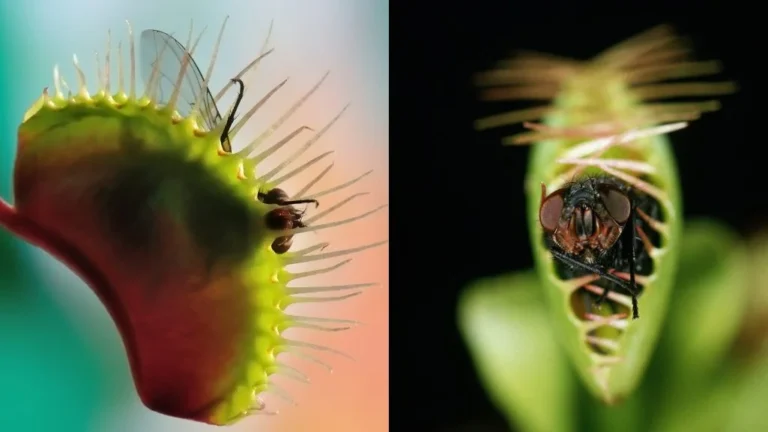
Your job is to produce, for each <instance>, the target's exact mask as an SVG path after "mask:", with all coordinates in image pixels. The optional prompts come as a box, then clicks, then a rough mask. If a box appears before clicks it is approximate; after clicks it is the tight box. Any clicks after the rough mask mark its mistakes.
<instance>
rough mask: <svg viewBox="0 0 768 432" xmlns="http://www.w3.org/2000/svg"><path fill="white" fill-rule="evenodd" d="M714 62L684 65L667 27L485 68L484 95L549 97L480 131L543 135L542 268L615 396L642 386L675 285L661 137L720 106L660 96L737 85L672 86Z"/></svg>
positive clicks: (672, 170) (536, 175) (556, 308)
mask: <svg viewBox="0 0 768 432" xmlns="http://www.w3.org/2000/svg"><path fill="white" fill-rule="evenodd" d="M718 71H719V65H718V64H717V63H716V62H692V61H690V60H688V48H687V46H686V45H685V44H684V43H683V41H682V39H680V38H678V37H676V36H675V35H674V33H673V32H672V30H671V29H670V28H669V27H667V26H660V27H657V28H654V29H652V30H650V31H647V32H645V33H643V34H640V35H638V36H636V37H634V38H632V39H630V40H628V41H625V42H623V43H621V44H619V45H616V46H615V47H612V48H610V49H608V50H606V51H605V52H603V53H602V54H600V55H598V56H596V57H595V58H594V59H592V60H591V61H589V62H581V61H576V60H571V59H565V58H559V57H555V56H550V55H544V54H536V53H534V54H524V55H521V56H518V57H517V58H514V59H512V60H509V61H504V62H502V63H501V64H500V65H499V66H498V67H497V68H496V69H495V70H492V71H490V72H486V73H484V74H481V75H480V76H479V77H478V84H479V85H480V86H482V87H484V91H483V96H484V98H485V99H489V100H518V99H533V100H547V99H551V100H552V102H550V103H548V104H545V105H543V106H538V107H534V108H528V109H523V110H517V111H513V112H509V113H504V114H499V115H494V116H491V117H488V118H484V119H481V120H478V121H477V123H476V126H477V128H478V129H481V130H482V129H487V128H493V127H500V126H505V125H513V124H516V123H521V122H522V123H524V124H525V126H526V127H527V128H528V129H529V131H527V132H524V133H519V134H517V135H514V136H511V137H508V138H505V143H506V144H512V145H521V144H526V145H527V144H532V143H535V145H533V148H532V151H531V156H530V163H529V169H528V172H527V176H526V185H525V187H526V192H527V196H528V213H529V217H530V220H531V221H535V222H534V223H533V224H532V225H531V226H530V229H529V232H530V235H531V242H532V245H533V250H534V257H535V262H536V268H537V271H538V274H539V275H540V277H541V283H542V286H543V287H544V290H545V292H546V293H547V298H548V300H549V304H550V311H551V316H552V320H553V323H554V324H555V327H556V329H557V331H556V333H557V335H558V337H559V338H560V340H561V341H562V343H563V345H564V347H565V348H566V351H567V352H568V354H569V356H570V358H571V360H572V361H573V363H574V364H575V366H576V370H577V371H578V372H579V374H580V375H581V377H582V379H583V380H584V382H585V383H586V385H587V387H588V388H589V389H590V390H591V391H592V393H593V394H595V395H596V396H598V397H599V398H600V399H602V400H603V401H605V402H606V403H609V404H613V403H617V402H620V401H621V400H623V399H624V398H626V397H627V396H628V395H629V394H631V392H632V391H633V390H634V388H635V387H637V385H638V384H639V382H640V380H641V377H642V375H643V373H644V371H645V368H646V365H647V363H648V360H649V358H650V355H651V353H652V352H653V349H654V346H655V343H656V341H657V339H658V337H659V331H660V329H661V325H662V323H663V322H664V318H665V315H666V312H667V303H668V300H669V297H670V295H671V292H672V289H673V287H674V278H675V272H676V267H677V261H678V255H679V244H680V232H681V229H682V221H681V217H682V208H681V199H680V191H679V184H678V179H677V170H676V166H675V163H674V158H673V155H672V152H671V149H670V146H669V142H668V140H667V138H666V136H665V135H666V134H667V133H670V132H673V131H675V130H679V129H681V128H684V127H685V126H686V125H687V122H688V121H691V120H695V119H697V118H698V117H699V116H700V115H701V114H702V113H704V112H707V111H713V110H716V109H718V108H719V103H718V102H717V101H716V100H705V101H696V102H667V103H659V102H657V101H659V100H663V99H670V98H681V97H690V96H707V97H711V96H717V95H722V94H727V93H731V92H733V91H735V85H734V84H733V83H731V82H703V81H702V82H672V83H664V82H663V81H665V80H670V79H680V78H691V77H701V76H706V75H711V74H714V73H716V72H718ZM539 118H543V120H544V122H543V124H537V123H530V122H532V121H534V120H536V119H539ZM640 317H641V318H640ZM632 318H639V319H632Z"/></svg>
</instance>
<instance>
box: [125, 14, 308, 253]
mask: <svg viewBox="0 0 768 432" xmlns="http://www.w3.org/2000/svg"><path fill="white" fill-rule="evenodd" d="M139 50H140V52H141V58H142V68H141V72H142V76H143V79H144V83H145V85H146V86H147V87H148V88H153V89H155V90H154V92H153V96H154V97H155V98H156V99H157V101H158V103H159V104H165V103H168V101H169V100H170V98H171V96H172V94H173V91H174V89H176V88H179V89H180V95H179V100H178V102H177V105H176V111H177V112H178V113H179V114H180V115H181V116H183V117H186V116H188V115H190V114H191V113H192V110H193V108H194V105H195V103H196V101H198V100H200V101H201V107H200V109H199V110H198V112H199V114H200V116H201V117H202V119H203V122H204V124H205V126H206V127H207V128H208V130H211V129H213V128H215V127H216V125H218V124H219V123H220V122H221V119H222V117H221V114H220V112H219V109H218V107H217V106H216V99H215V98H214V97H213V94H212V93H211V90H210V88H208V86H207V85H206V83H205V78H204V77H203V73H202V72H201V71H200V67H198V65H197V63H195V60H194V59H193V58H192V56H191V55H190V51H188V50H187V49H186V48H185V47H184V45H183V44H182V43H181V42H179V41H178V40H176V39H175V38H174V37H173V36H171V35H170V34H168V33H166V32H164V31H160V30H154V29H149V30H144V31H143V32H141V37H140V45H139ZM185 63H186V64H185ZM182 72H183V73H182ZM231 82H232V83H235V84H237V85H238V87H239V90H238V93H237V97H236V99H235V102H234V104H233V105H232V109H231V110H230V113H229V115H228V116H227V121H226V123H225V126H224V130H223V131H222V133H221V137H220V141H221V147H222V150H223V151H224V152H226V153H232V142H231V140H230V137H229V131H230V130H231V128H232V124H233V123H234V121H235V116H236V115H237V109H238V107H239V106H240V102H241V101H242V99H243V96H244V93H245V84H244V83H243V81H242V80H241V79H240V78H239V77H236V78H232V80H231ZM225 90H226V89H225ZM222 93H223V91H222ZM257 199H258V200H259V201H261V202H263V203H264V204H272V205H278V206H280V207H281V208H277V209H274V210H272V211H271V212H270V213H268V215H267V221H268V222H267V223H268V225H269V227H270V228H271V229H275V230H290V229H294V228H306V225H305V224H304V222H303V221H302V218H303V216H304V211H301V212H299V211H298V210H296V208H295V207H293V205H294V204H310V203H312V204H315V207H317V206H319V205H320V203H319V202H318V201H317V200H316V199H298V200H291V199H289V196H288V194H287V193H286V192H285V191H284V190H282V189H279V188H273V189H271V190H269V191H266V192H262V191H259V193H258V194H257ZM292 244H293V236H292V235H289V236H282V237H278V238H276V239H275V240H274V242H273V243H272V250H273V251H275V253H278V254H283V253H286V252H288V250H289V249H290V248H291V245H292Z"/></svg>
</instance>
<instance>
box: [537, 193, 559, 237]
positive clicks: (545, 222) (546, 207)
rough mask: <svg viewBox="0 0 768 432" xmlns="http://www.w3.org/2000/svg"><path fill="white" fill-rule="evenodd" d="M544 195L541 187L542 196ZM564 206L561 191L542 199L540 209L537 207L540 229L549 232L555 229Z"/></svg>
mask: <svg viewBox="0 0 768 432" xmlns="http://www.w3.org/2000/svg"><path fill="white" fill-rule="evenodd" d="M545 193H546V189H545V188H544V185H542V196H543V195H544V194H545ZM564 205H565V201H564V200H563V190H562V189H560V190H557V191H555V192H552V194H550V195H549V196H546V197H545V198H543V199H542V201H541V207H539V223H541V227H542V228H544V230H545V231H550V232H551V231H554V230H555V228H557V224H558V223H559V222H560V215H561V214H562V212H563V206H564Z"/></svg>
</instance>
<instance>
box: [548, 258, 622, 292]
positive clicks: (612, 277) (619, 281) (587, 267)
mask: <svg viewBox="0 0 768 432" xmlns="http://www.w3.org/2000/svg"><path fill="white" fill-rule="evenodd" d="M551 253H552V256H554V257H555V258H557V259H559V260H560V261H562V262H563V263H565V264H566V265H569V266H571V267H578V268H580V269H582V270H586V271H588V272H590V273H595V274H597V275H598V276H600V277H601V278H602V279H605V280H607V281H610V282H613V283H615V284H616V285H618V286H620V287H621V288H623V289H625V290H627V291H630V292H631V290H630V289H629V288H628V287H627V282H626V281H624V280H623V279H621V278H620V277H618V276H616V275H613V274H611V273H608V272H607V271H605V269H603V268H601V267H598V266H594V265H590V264H585V263H583V262H581V261H579V260H576V259H573V258H571V257H569V256H568V255H566V254H564V253H562V252H560V251H557V250H552V251H551ZM607 290H608V288H606V291H607ZM604 295H607V293H605V294H603V295H601V297H603V296H604Z"/></svg>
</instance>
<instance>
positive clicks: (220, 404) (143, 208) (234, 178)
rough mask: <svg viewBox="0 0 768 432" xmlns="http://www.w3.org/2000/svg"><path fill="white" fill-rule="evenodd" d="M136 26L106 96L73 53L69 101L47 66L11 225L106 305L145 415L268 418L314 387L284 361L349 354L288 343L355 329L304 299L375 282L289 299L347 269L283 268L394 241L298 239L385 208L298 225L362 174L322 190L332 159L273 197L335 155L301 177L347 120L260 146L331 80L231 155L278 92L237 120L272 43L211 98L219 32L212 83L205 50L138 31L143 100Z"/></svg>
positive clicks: (337, 295)
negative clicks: (271, 402) (297, 386)
mask: <svg viewBox="0 0 768 432" xmlns="http://www.w3.org/2000/svg"><path fill="white" fill-rule="evenodd" d="M225 24H226V21H225ZM128 29H129V30H128V33H129V39H130V40H129V44H128V46H127V51H128V53H127V57H128V61H127V62H125V59H124V55H125V54H126V53H124V52H123V48H124V47H123V45H122V44H118V46H117V53H116V54H117V56H116V57H117V58H116V61H117V64H118V67H117V70H116V71H115V70H111V69H110V67H111V65H112V60H115V59H111V58H110V56H114V55H115V52H114V51H112V49H113V48H112V46H111V40H108V43H107V50H106V53H105V64H104V67H103V68H102V67H101V66H99V67H98V70H97V74H96V77H97V82H98V84H99V85H98V88H97V90H96V92H95V93H90V92H89V90H88V84H87V80H86V74H85V73H84V72H83V70H82V69H81V67H80V65H79V62H78V60H77V57H75V58H74V64H75V68H76V74H77V76H76V77H77V86H76V87H75V88H71V89H70V87H69V86H68V85H67V84H66V82H65V81H64V80H63V78H62V77H61V76H60V75H59V72H58V68H55V69H54V88H53V89H52V91H51V90H50V89H47V88H46V89H45V90H43V94H42V96H41V97H40V98H39V99H38V100H37V101H36V102H35V103H34V104H33V105H32V107H31V108H30V109H29V110H28V111H27V113H26V114H25V115H24V119H23V122H22V124H21V126H19V132H18V152H17V156H16V163H15V172H14V205H13V206H10V205H9V204H7V203H5V202H4V201H2V202H1V204H2V206H0V222H2V225H3V226H4V227H5V228H6V229H8V230H10V231H11V232H13V233H14V234H16V235H18V236H19V237H21V238H24V239H25V240H27V241H29V242H30V243H33V244H35V245H37V246H39V247H41V248H42V249H44V250H46V251H48V252H49V253H50V254H51V255H53V256H54V257H56V258H58V259H59V260H61V261H62V262H64V263H65V264H67V265H68V266H69V267H70V268H71V269H72V270H73V271H75V272H76V273H77V274H78V275H79V276H81V277H82V278H83V279H84V280H85V281H86V282H87V283H88V284H89V286H90V287H91V288H92V289H93V290H94V291H95V292H96V294H97V295H98V296H99V297H100V299H101V300H102V302H103V304H104V305H105V307H106V308H107V309H108V311H109V313H110V315H111V316H112V318H113V320H114V321H115V323H116V325H117V327H118V329H119V331H120V333H121V336H122V338H123V342H124V344H125V347H126V351H127V354H128V357H129V363H130V366H131V371H132V374H133V378H134V382H135V385H136V389H137V391H138V394H139V396H140V398H141V400H142V401H143V402H144V404H145V405H146V406H147V407H149V408H150V409H152V410H155V411H157V412H160V413H163V414H167V415H170V416H175V417H181V418H185V419H190V420H195V421H199V422H205V423H210V424H215V425H224V424H230V423H233V422H236V421H238V420H239V419H241V418H243V417H245V416H247V415H249V414H257V413H274V412H275V410H274V409H272V408H268V407H266V406H265V404H264V402H263V401H262V399H261V398H260V395H261V394H263V393H264V392H272V393H274V394H277V395H279V396H280V395H282V396H284V397H285V398H286V399H289V400H290V397H289V396H287V395H285V394H284V392H283V391H281V390H280V387H279V386H278V385H277V384H275V383H274V381H273V377H274V376H276V375H281V376H284V377H286V378H293V379H296V380H299V381H302V382H306V381H308V379H307V377H306V375H305V374H304V373H303V372H301V371H299V370H298V369H296V368H294V367H293V366H291V365H289V364H287V363H286V360H285V358H284V356H285V355H289V356H290V355H293V356H295V357H297V358H299V359H300V360H308V361H310V362H313V363H315V364H318V365H321V366H324V367H326V368H327V369H329V370H330V366H329V365H328V364H326V363H325V362H324V361H323V360H320V359H318V358H316V357H314V356H313V355H312V354H311V351H326V352H334V353H336V354H341V355H344V354H343V353H340V352H338V351H335V350H333V349H332V348H329V347H326V346H321V345H317V344H313V343H311V342H307V341H303V340H294V339H289V338H286V337H285V336H283V333H284V331H285V330H286V329H288V328H305V329H312V330H319V331H339V330H344V329H347V328H349V327H351V326H354V325H355V324H356V322H354V321H348V320H341V319H333V318H320V317H310V316H300V315H296V314H291V313H290V311H288V310H287V309H288V308H289V307H290V306H291V305H292V304H297V303H306V302H328V301H337V300H343V299H346V298H349V297H352V296H355V295H357V294H360V293H361V290H362V289H364V288H366V287H369V286H372V285H374V284H371V283H358V284H349V285H335V286H312V285H311V284H307V283H306V282H305V283H304V285H303V286H294V282H295V281H303V280H304V279H305V278H308V277H311V276H314V275H318V274H322V273H328V272H332V271H334V270H336V269H338V268H339V267H341V266H343V265H345V264H347V263H349V261H350V259H346V260H343V261H340V262H332V263H331V264H327V265H325V266H321V267H319V268H316V269H313V270H307V271H303V272H301V273H296V272H292V271H290V270H288V269H286V266H289V265H291V264H299V263H312V262H315V261H325V260H330V259H337V258H342V257H347V256H350V255H354V254H356V253H358V252H361V251H363V250H366V249H370V248H373V247H376V246H379V245H381V244H383V243H384V242H376V243H372V244H365V245H361V246H358V247H355V248H351V249H347V250H338V251H324V249H325V248H326V247H327V246H328V243H320V244H316V245H313V246H310V247H307V248H305V249H303V250H291V243H292V238H293V236H295V235H299V234H302V233H306V232H315V231H320V230H325V229H329V228H335V227H339V226H344V225H346V224H348V223H351V222H354V221H357V220H359V219H362V218H364V217H367V216H368V215H371V214H373V213H375V212H376V211H378V210H380V209H382V208H383V206H382V207H378V208H376V209H374V210H372V211H369V212H366V213H363V214H361V215H358V216H355V217H351V218H348V219H345V220H338V221H334V222H326V223H317V222H321V220H322V219H324V218H326V217H327V216H328V215H329V214H331V213H332V212H334V211H335V210H337V209H338V208H339V207H341V206H343V205H345V204H346V203H348V202H349V201H350V200H352V199H353V198H355V197H357V196H359V195H361V194H352V195H351V196H349V197H347V198H345V199H343V200H341V201H340V202H338V203H336V204H334V205H332V206H326V207H327V209H324V211H322V212H320V213H318V214H316V215H313V216H312V217H305V214H304V213H305V211H307V210H299V209H298V208H297V207H295V206H296V205H300V204H305V205H308V206H309V208H310V209H311V208H312V207H313V206H312V203H317V201H318V199H320V198H322V199H323V202H325V199H326V197H327V196H328V195H330V194H334V193H336V192H339V191H341V190H343V189H346V188H348V187H351V186H353V185H356V184H357V182H358V181H359V180H361V179H362V178H363V177H365V175H367V173H365V174H363V175H361V176H359V177H357V178H354V179H351V180H350V181H347V182H345V183H343V184H340V185H336V186H334V187H331V188H329V189H326V190H322V191H314V190H313V187H314V186H315V184H316V183H317V182H318V181H320V180H321V179H322V177H323V176H325V175H326V174H327V173H328V172H329V170H330V169H331V166H332V164H330V165H328V166H326V168H325V169H324V170H322V171H321V172H320V173H319V174H318V175H316V176H314V178H312V180H311V181H309V182H308V183H307V184H306V186H304V187H302V188H301V189H300V190H299V191H295V192H293V193H291V192H289V191H285V190H283V189H280V188H279V187H280V186H281V185H282V184H284V183H285V181H287V180H288V179H290V178H292V177H294V176H296V175H298V174H304V173H305V172H306V170H307V169H308V168H310V167H312V166H314V165H315V164H317V163H318V162H320V161H322V160H324V159H325V158H326V157H328V156H330V154H331V152H327V153H323V154H321V155H320V156H318V157H315V158H314V159H311V160H310V161H309V162H306V163H303V164H301V165H299V166H296V167H293V165H296V164H297V160H298V159H299V158H300V156H302V155H303V154H304V153H305V152H306V151H307V150H309V149H310V148H311V147H312V146H313V144H315V143H316V142H317V141H318V140H319V139H320V138H321V137H322V136H323V135H324V134H325V133H326V132H327V131H328V130H329V128H330V127H331V126H332V125H334V124H335V123H336V122H337V121H338V120H339V118H340V117H341V114H342V113H343V112H344V110H345V109H346V108H344V109H342V110H340V111H338V112H337V113H336V114H334V115H333V116H332V118H331V119H330V120H329V121H328V122H327V123H326V124H325V125H323V126H322V127H320V128H316V129H313V128H310V127H308V126H302V127H299V128H297V129H295V130H293V131H292V132H290V133H288V134H287V135H285V136H284V137H282V138H281V139H280V140H279V141H277V142H276V143H274V144H272V145H271V146H269V147H267V148H262V147H264V142H265V141H266V140H267V139H269V138H270V137H271V136H272V135H273V134H274V133H275V132H276V131H277V129H278V128H279V127H280V126H281V125H282V124H283V123H284V122H285V121H286V120H288V119H289V118H290V117H291V116H292V115H293V114H294V113H295V112H296V111H297V110H298V109H299V108H300V107H301V106H302V105H303V104H304V103H305V102H306V101H307V100H308V99H309V98H310V96H311V95H313V94H314V93H315V92H316V91H317V90H318V89H319V88H320V86H321V84H322V82H323V81H324V80H325V79H326V77H327V74H326V75H325V76H323V77H322V79H321V80H320V81H319V82H318V83H317V84H316V85H315V86H314V87H313V88H311V89H310V90H309V91H308V92H306V93H305V94H304V96H302V97H301V98H300V99H299V100H298V101H296V103H294V104H293V105H292V106H291V107H290V108H289V109H288V110H287V111H286V112H284V113H280V114H279V116H277V119H276V120H274V121H273V122H272V124H270V125H269V126H268V127H267V128H266V130H265V131H263V132H262V133H261V134H260V135H258V136H257V137H256V138H255V139H252V140H250V142H249V141H243V144H244V145H243V146H242V148H241V149H239V150H236V149H234V148H233V146H232V144H233V143H234V142H236V141H238V138H240V136H239V135H240V134H239V132H240V130H241V128H242V127H243V126H244V125H245V124H246V122H248V121H249V119H250V118H251V117H252V116H253V115H254V114H255V113H256V112H257V111H258V112H259V113H262V112H263V111H264V108H263V107H264V106H265V104H266V103H267V102H268V100H269V99H270V98H271V97H272V96H274V95H275V94H276V93H278V90H279V89H280V88H281V87H282V86H283V85H285V83H286V81H283V82H281V83H279V84H278V85H277V86H275V87H274V88H272V89H271V90H270V91H269V92H268V93H267V94H266V95H265V96H263V97H262V98H261V100H259V101H258V102H257V103H256V104H255V105H253V106H252V107H251V108H250V109H248V110H247V112H246V113H245V114H243V115H242V116H241V117H240V119H239V120H238V121H235V114H236V110H237V108H238V105H239V103H240V102H241V99H242V97H243V95H244V93H246V92H247V91H248V90H247V87H246V86H245V84H244V83H243V81H242V80H241V78H242V77H243V76H244V75H245V74H246V73H247V72H250V73H252V72H253V69H255V68H256V67H257V66H258V64H259V63H260V62H261V61H263V60H264V59H265V58H266V57H267V56H268V55H269V54H270V53H271V52H272V50H268V41H269V37H268V38H267V41H265V43H264V47H263V49H262V51H261V54H260V55H259V56H258V57H257V58H256V59H255V60H253V61H252V62H251V63H250V64H248V65H247V66H246V67H245V68H244V69H243V70H242V71H240V72H239V73H238V74H237V75H235V76H234V77H233V79H232V80H231V82H230V83H229V84H227V85H226V86H225V87H224V88H223V89H222V90H221V92H219V93H218V94H217V96H216V97H214V96H213V95H212V93H211V92H210V91H208V84H209V82H210V78H211V74H212V71H213V66H214V63H215V60H216V52H218V47H219V44H220V42H221V39H222V34H223V31H224V25H222V27H221V32H220V33H219V35H218V38H217V41H216V46H215V48H214V55H213V57H212V60H211V64H210V66H209V68H208V69H207V71H206V74H205V75H203V74H202V72H201V71H200V69H199V68H198V67H197V65H196V64H195V62H194V60H193V57H192V55H193V53H194V50H195V47H196V46H197V43H198V42H199V40H200V37H198V38H197V39H196V40H195V41H194V43H193V40H192V29H191V28H190V33H189V37H188V41H187V44H186V46H187V47H190V48H189V50H188V51H187V49H186V48H184V45H182V44H181V43H179V42H177V41H176V40H175V39H174V38H173V37H172V36H170V35H168V34H165V33H163V32H159V31H153V30H150V31H147V32H144V33H143V34H142V38H141V41H142V46H141V51H142V53H145V52H150V53H151V54H152V56H151V57H150V58H146V57H145V56H144V55H142V61H143V63H142V64H141V66H142V67H143V69H142V70H143V72H144V73H143V75H144V79H145V89H144V92H143V93H139V91H138V89H137V79H136V76H137V58H136V57H137V56H136V48H135V46H134V41H133V35H132V31H131V29H130V25H129V27H128ZM201 36H202V35H201ZM110 39H111V38H110ZM158 41H159V44H157V45H155V44H154V43H156V42H158ZM153 57H154V58H153ZM97 61H98V60H97ZM144 62H146V63H144ZM124 63H125V64H126V65H127V67H124ZM115 85H116V87H117V89H116V91H115V90H114V89H113V88H112V87H113V86H115ZM233 85H237V89H236V90H238V95H237V100H236V102H235V103H234V104H233V105H232V106H231V107H230V109H229V111H228V113H226V115H224V116H222V115H221V114H220V113H219V112H218V109H217V107H216V103H219V101H220V100H221V98H222V96H223V95H224V94H225V92H227V91H228V90H229V89H230V88H232V86H233ZM65 91H66V92H67V94H65V93H64V92H65ZM307 132H313V136H312V137H311V138H309V139H307V140H306V141H305V143H304V144H302V145H301V146H299V147H298V149H297V150H296V151H294V152H293V153H292V154H290V155H289V156H288V157H287V158H285V159H283V160H282V161H280V163H278V164H277V166H276V167H275V168H274V169H271V170H269V171H267V172H262V171H263V169H262V168H260V165H261V163H262V162H263V161H264V160H265V159H267V158H268V157H270V156H272V155H273V154H274V153H275V152H276V151H277V150H279V149H280V148H282V147H283V146H285V145H287V144H288V143H290V142H295V138H296V137H297V136H298V135H300V134H306V133H307ZM243 139H244V137H243Z"/></svg>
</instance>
